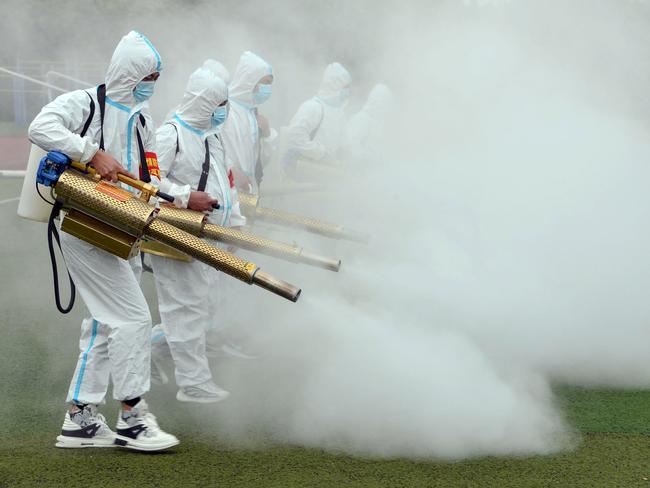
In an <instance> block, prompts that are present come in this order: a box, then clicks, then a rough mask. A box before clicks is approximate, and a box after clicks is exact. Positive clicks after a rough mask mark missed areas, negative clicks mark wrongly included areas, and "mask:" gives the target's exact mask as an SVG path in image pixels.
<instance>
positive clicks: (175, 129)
mask: <svg viewBox="0 0 650 488" xmlns="http://www.w3.org/2000/svg"><path fill="white" fill-rule="evenodd" d="M167 123H168V124H169V125H171V126H172V127H173V128H174V131H176V154H178V151H179V149H178V129H177V128H176V124H172V123H171V122H167Z"/></svg>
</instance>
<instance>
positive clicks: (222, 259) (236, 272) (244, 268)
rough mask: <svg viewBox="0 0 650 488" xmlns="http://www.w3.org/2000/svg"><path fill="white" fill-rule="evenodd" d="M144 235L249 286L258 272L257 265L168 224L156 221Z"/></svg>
mask: <svg viewBox="0 0 650 488" xmlns="http://www.w3.org/2000/svg"><path fill="white" fill-rule="evenodd" d="M144 233H145V235H147V236H149V237H151V238H153V239H155V240H157V241H160V242H162V243H163V244H167V245H168V246H171V247H173V248H174V249H177V250H179V251H181V252H184V253H185V254H187V255H188V256H191V257H193V258H195V259H198V260H199V261H201V262H203V263H205V264H207V265H208V266H212V267H213V268H215V269H218V270H219V271H222V272H223V273H226V274H229V275H230V276H232V277H234V278H237V279H238V280H241V281H244V282H246V283H249V284H251V283H253V275H254V274H255V271H257V266H256V265H255V264H253V263H249V262H247V261H245V260H243V259H241V258H239V257H237V256H234V255H233V254H230V253H229V252H226V251H224V250H222V249H219V248H218V247H215V246H211V245H210V244H208V243H207V242H205V241H204V240H202V239H199V238H198V237H196V236H193V235H192V234H189V233H188V232H185V231H183V230H181V229H178V228H177V227H174V226H173V225H171V224H168V223H167V222H163V221H162V220H160V219H156V220H154V221H153V222H152V223H151V224H150V225H149V226H148V227H147V228H146V229H145V231H144Z"/></svg>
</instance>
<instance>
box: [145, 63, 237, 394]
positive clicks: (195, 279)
mask: <svg viewBox="0 0 650 488" xmlns="http://www.w3.org/2000/svg"><path fill="white" fill-rule="evenodd" d="M227 99H228V89H227V88H226V85H225V84H224V82H223V81H222V80H221V79H220V78H218V77H217V76H216V75H215V74H214V73H213V72H212V71H210V70H208V69H206V68H199V69H198V70H196V71H195V72H194V73H192V75H191V76H190V79H189V81H188V84H187V88H186V90H185V94H184V96H183V101H182V102H181V104H180V105H179V106H178V109H177V111H176V113H175V114H174V115H173V117H172V118H171V119H170V120H169V121H167V122H166V123H164V124H163V125H161V126H160V127H159V128H158V130H157V131H156V143H157V149H158V155H159V162H160V171H161V174H162V183H161V188H162V189H163V191H167V192H171V193H172V194H173V195H174V197H175V199H176V203H177V204H178V205H179V206H183V207H187V202H188V200H189V195H190V192H191V191H197V186H198V184H199V180H200V178H201V172H202V167H203V164H204V161H205V141H206V140H207V141H208V144H209V157H210V170H209V172H208V178H207V182H206V187H205V190H204V191H206V192H207V193H209V194H210V196H211V197H212V198H216V199H217V200H218V201H219V204H220V206H221V208H220V209H218V210H214V211H213V212H211V213H210V214H209V220H210V221H211V222H212V223H215V224H218V225H222V226H227V227H229V226H231V225H237V226H241V225H244V224H245V222H246V221H245V219H244V217H242V215H241V213H240V211H239V202H238V200H237V192H236V190H235V188H234V185H233V184H232V174H231V173H230V171H229V170H228V168H227V167H226V165H225V158H224V150H223V146H222V144H221V141H220V140H219V138H218V135H217V130H218V129H213V128H211V117H212V114H213V112H214V111H215V110H216V109H217V107H218V106H219V104H221V103H222V102H223V101H224V100H227ZM151 262H152V265H153V269H154V276H155V279H156V290H157V292H158V306H159V310H160V316H161V321H162V323H161V325H160V326H156V327H155V328H154V341H155V342H157V341H158V340H159V339H161V338H162V337H161V336H162V334H161V333H160V329H162V331H164V336H165V337H166V340H167V343H168V345H169V349H170V352H171V355H172V358H173V359H174V365H175V376H176V383H177V385H178V386H179V387H187V386H196V385H200V384H202V383H205V382H207V381H210V380H211V379H212V375H211V372H210V367H209V364H208V360H207V357H206V355H205V341H206V339H205V336H206V330H207V329H208V328H209V327H210V323H211V321H212V320H214V318H213V317H211V316H210V309H211V308H210V307H211V305H210V304H211V302H212V301H216V300H217V297H218V292H217V290H216V289H215V288H214V286H213V282H214V280H213V279H212V275H216V274H217V272H216V271H214V270H213V269H211V268H210V267H208V266H207V265H205V264H203V263H201V262H199V261H196V260H195V261H192V262H190V263H186V262H181V261H175V260H172V259H168V258H163V257H159V256H151Z"/></svg>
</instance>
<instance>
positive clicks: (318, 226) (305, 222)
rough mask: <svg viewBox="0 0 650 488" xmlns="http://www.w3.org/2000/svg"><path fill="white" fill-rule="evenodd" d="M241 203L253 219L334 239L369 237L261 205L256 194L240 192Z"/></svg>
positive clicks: (362, 239) (246, 213) (246, 214)
mask: <svg viewBox="0 0 650 488" xmlns="http://www.w3.org/2000/svg"><path fill="white" fill-rule="evenodd" d="M238 197H239V204H240V208H241V210H242V213H243V214H244V215H245V216H246V217H247V218H250V219H251V220H255V219H259V220H262V221H265V222H271V223H275V224H279V225H284V226H287V227H294V228H297V229H301V230H304V231H307V232H311V233H312V234H319V235H322V236H325V237H330V238H332V239H347V240H350V241H356V242H366V241H367V240H368V238H367V237H366V236H364V235H362V234H360V233H357V232H355V231H351V230H348V229H345V228H344V227H343V226H341V225H337V224H332V223H329V222H324V221H322V220H318V219H313V218H311V217H304V216H302V215H298V214H294V213H291V212H284V211H282V210H276V209H274V208H266V207H260V206H259V199H258V197H257V196H255V195H250V194H248V193H239V194H238Z"/></svg>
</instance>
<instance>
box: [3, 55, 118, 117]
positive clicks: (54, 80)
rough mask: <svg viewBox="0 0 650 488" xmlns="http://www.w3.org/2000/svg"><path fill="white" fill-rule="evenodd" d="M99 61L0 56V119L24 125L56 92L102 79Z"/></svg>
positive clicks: (92, 83) (74, 88)
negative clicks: (82, 61)
mask: <svg viewBox="0 0 650 488" xmlns="http://www.w3.org/2000/svg"><path fill="white" fill-rule="evenodd" d="M104 68H105V67H104V66H103V65H101V64H99V63H73V62H70V61H44V60H25V59H13V60H7V59H0V122H2V123H4V124H3V125H8V126H12V125H13V126H14V127H16V128H17V129H19V128H22V127H25V126H27V125H28V124H29V122H30V121H31V120H32V119H33V118H34V117H35V116H36V114H37V113H38V112H39V111H40V109H41V108H42V107H43V105H45V104H46V103H48V102H49V101H51V100H52V99H54V98H55V97H56V96H57V95H59V94H61V93H63V92H67V91H70V90H76V89H79V88H87V87H89V86H93V85H95V84H97V83H99V80H102V79H103V75H104V73H103V70H104Z"/></svg>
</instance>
